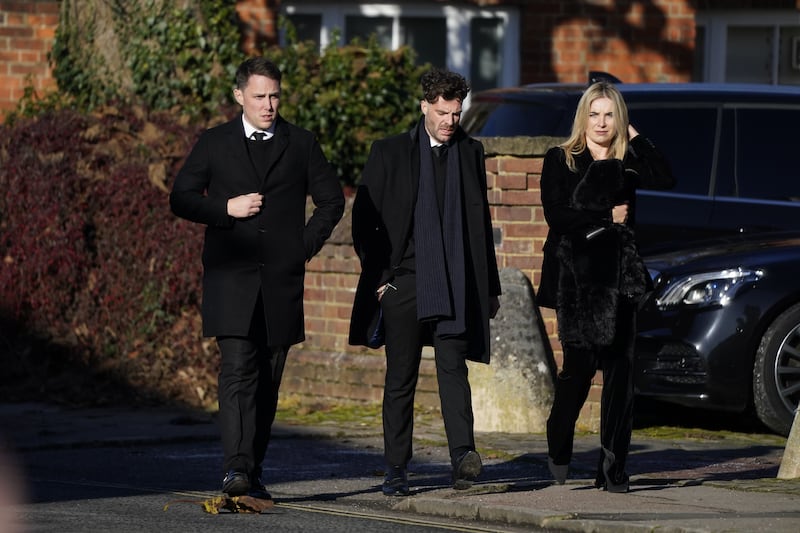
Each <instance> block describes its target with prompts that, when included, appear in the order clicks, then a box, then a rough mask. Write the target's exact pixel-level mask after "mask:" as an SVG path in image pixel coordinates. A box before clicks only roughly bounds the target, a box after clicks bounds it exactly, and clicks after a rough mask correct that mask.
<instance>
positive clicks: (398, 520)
mask: <svg viewBox="0 0 800 533" xmlns="http://www.w3.org/2000/svg"><path fill="white" fill-rule="evenodd" d="M275 507H283V508H287V509H294V510H297V511H307V512H311V513H323V514H330V515H338V516H346V517H349V518H363V519H365V520H377V521H380V522H390V523H395V524H404V525H415V526H427V527H433V528H438V529H446V530H448V531H463V532H466V533H505V532H507V531H509V530H508V529H493V528H487V527H480V526H466V525H455V524H445V523H442V522H434V521H431V520H429V519H425V520H423V519H419V518H402V517H388V516H381V515H378V514H372V513H361V512H358V511H345V510H339V509H330V508H328V507H316V506H313V505H298V504H295V503H277V502H276V503H275Z"/></svg>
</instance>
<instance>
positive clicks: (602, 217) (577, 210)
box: [537, 136, 674, 347]
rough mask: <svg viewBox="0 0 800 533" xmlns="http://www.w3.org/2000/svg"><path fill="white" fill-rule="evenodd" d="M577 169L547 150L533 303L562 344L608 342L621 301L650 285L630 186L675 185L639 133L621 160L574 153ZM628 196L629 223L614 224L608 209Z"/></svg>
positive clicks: (665, 165)
mask: <svg viewBox="0 0 800 533" xmlns="http://www.w3.org/2000/svg"><path fill="white" fill-rule="evenodd" d="M576 165H577V170H578V171H577V172H572V171H570V170H569V168H568V167H567V165H566V158H565V155H564V151H563V149H562V148H561V147H554V148H551V149H550V150H549V151H548V152H547V154H546V155H545V161H544V167H543V169H542V182H541V190H542V206H543V208H544V214H545V218H546V219H547V223H548V225H549V227H550V229H549V232H548V236H547V240H546V242H545V247H544V261H543V265H542V276H541V282H540V286H539V291H538V293H537V303H538V304H539V305H540V306H543V307H552V308H554V309H555V310H556V316H557V319H558V334H559V339H560V340H561V342H562V344H565V345H570V346H576V347H591V346H607V345H609V344H611V342H612V341H613V339H614V336H615V334H616V322H617V314H618V309H619V304H620V302H621V299H630V300H636V299H639V298H641V296H642V295H643V294H645V292H646V291H647V290H649V289H650V288H651V280H650V278H649V276H648V274H647V270H646V268H645V266H644V263H643V261H642V259H641V257H640V256H639V253H638V249H637V246H636V241H635V234H634V230H633V227H632V226H631V225H632V224H633V222H634V221H635V191H636V188H639V187H641V188H654V189H668V188H671V187H672V186H674V178H673V176H672V173H671V171H670V169H669V165H668V163H667V162H666V160H665V159H664V158H663V156H662V155H661V154H660V153H659V152H658V151H657V150H656V149H655V147H654V146H653V144H652V143H651V142H650V141H649V140H648V139H646V138H644V137H642V136H637V137H635V138H634V139H632V141H631V143H630V145H629V153H628V155H626V157H625V159H624V160H623V161H620V160H617V159H611V160H604V161H594V160H593V159H592V157H591V155H590V154H589V152H588V151H585V152H583V153H581V154H577V155H576ZM625 202H627V203H628V205H629V212H628V224H613V223H612V220H611V210H612V208H613V207H614V206H615V205H619V204H622V203H625Z"/></svg>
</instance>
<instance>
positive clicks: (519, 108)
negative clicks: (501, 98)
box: [461, 102, 574, 137]
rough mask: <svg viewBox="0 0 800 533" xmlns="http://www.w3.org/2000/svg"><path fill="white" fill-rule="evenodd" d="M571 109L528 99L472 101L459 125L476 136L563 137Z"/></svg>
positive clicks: (568, 123)
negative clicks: (516, 100) (520, 100)
mask: <svg viewBox="0 0 800 533" xmlns="http://www.w3.org/2000/svg"><path fill="white" fill-rule="evenodd" d="M572 113H574V110H567V109H566V108H563V107H560V106H552V105H536V104H531V103H530V102H522V103H518V102H508V103H498V102H475V103H473V104H471V105H470V108H469V113H468V114H465V116H464V120H463V121H462V124H461V125H462V127H463V128H464V129H465V130H466V131H468V132H469V133H470V134H471V135H475V136H478V137H495V136H497V137H513V136H517V135H526V136H529V137H537V136H540V135H544V136H551V137H566V136H568V135H569V130H570V128H571V127H572Z"/></svg>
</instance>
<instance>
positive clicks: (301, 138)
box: [170, 116, 344, 345]
mask: <svg viewBox="0 0 800 533" xmlns="http://www.w3.org/2000/svg"><path fill="white" fill-rule="evenodd" d="M247 142H248V141H247V140H246V139H245V137H244V125H243V123H242V118H241V116H239V117H237V118H235V119H234V120H232V121H230V122H227V123H225V124H222V125H220V126H217V127H215V128H212V129H209V130H207V131H206V132H204V133H203V134H202V135H201V136H200V138H199V139H198V141H197V143H196V144H195V146H194V148H193V149H192V151H191V153H190V154H189V156H188V157H187V159H186V162H185V163H184V165H183V168H181V170H180V172H179V173H178V175H177V177H176V179H175V183H174V186H173V188H172V192H171V194H170V206H171V208H172V211H173V212H174V213H175V214H176V215H178V216H180V217H182V218H185V219H188V220H191V221H193V222H199V223H201V224H205V225H206V230H205V240H204V245H203V305H202V315H203V335H205V336H207V337H215V336H223V335H234V336H244V335H247V333H248V329H249V325H250V318H251V316H252V312H253V309H254V307H255V303H256V301H257V297H258V293H259V291H261V293H262V295H263V302H264V315H265V317H266V323H267V333H268V338H269V343H270V344H273V345H291V344H295V343H298V342H301V341H302V340H304V335H305V331H304V324H303V279H304V276H305V264H306V262H307V261H308V260H309V259H311V257H313V256H314V255H315V254H316V253H317V252H318V251H319V250H320V249H321V248H322V245H323V244H324V242H325V240H326V239H327V238H328V237H329V236H330V234H331V232H332V231H333V228H334V226H336V224H337V223H338V222H339V220H340V219H341V217H342V214H343V212H344V195H343V193H342V188H341V184H340V183H339V179H338V177H337V176H336V173H335V172H334V170H333V169H332V167H331V166H330V165H329V163H328V161H327V160H326V159H325V156H324V155H323V153H322V149H321V148H320V146H319V143H318V142H317V140H316V138H315V137H314V135H313V134H312V133H311V132H309V131H307V130H304V129H302V128H299V127H297V126H294V125H293V124H290V123H289V122H287V121H285V120H283V119H282V118H280V117H278V119H277V122H276V125H275V136H274V137H273V138H272V139H271V140H270V141H266V142H271V143H275V145H274V146H272V148H271V151H270V160H269V163H268V165H267V168H268V171H267V173H266V175H264V176H260V175H258V173H257V172H256V170H255V167H254V166H253V164H252V163H251V160H250V157H249V155H248V151H247V144H246V143H247ZM252 192H261V193H262V194H264V204H263V206H262V208H261V210H260V212H259V213H258V214H257V215H255V216H253V217H250V218H247V219H234V218H233V217H231V216H228V214H227V202H228V199H229V198H232V197H235V196H239V195H242V194H248V193H252ZM307 195H310V196H311V198H312V200H313V202H314V205H315V209H314V212H313V214H312V216H311V217H310V218H309V219H308V220H306V198H307Z"/></svg>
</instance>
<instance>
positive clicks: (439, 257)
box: [414, 121, 466, 335]
mask: <svg viewBox="0 0 800 533" xmlns="http://www.w3.org/2000/svg"><path fill="white" fill-rule="evenodd" d="M418 138H419V167H420V168H419V191H418V193H417V203H416V206H415V208H414V244H415V260H416V272H417V318H418V319H419V320H436V325H435V327H436V333H437V334H438V335H458V334H461V333H464V331H466V321H465V319H464V315H465V307H466V306H465V298H466V294H465V293H466V288H465V286H466V281H465V277H466V276H465V273H464V230H463V227H462V206H461V162H460V158H459V154H458V143H457V142H454V143H452V144H451V145H450V147H449V149H448V150H447V172H446V178H445V186H444V203H443V205H444V208H443V210H442V213H441V215H440V213H439V203H438V201H437V196H436V187H435V182H434V179H435V175H434V168H433V159H432V157H433V155H432V150H431V143H430V138H429V137H428V133H427V132H426V131H425V125H424V121H420V124H419V136H418Z"/></svg>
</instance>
